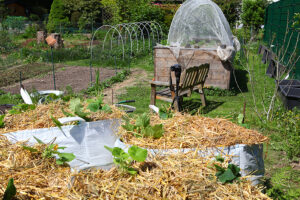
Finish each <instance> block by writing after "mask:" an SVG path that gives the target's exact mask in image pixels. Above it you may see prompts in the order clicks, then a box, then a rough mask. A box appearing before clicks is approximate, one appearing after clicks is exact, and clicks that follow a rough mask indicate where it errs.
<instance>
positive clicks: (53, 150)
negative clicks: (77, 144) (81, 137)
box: [22, 137, 75, 165]
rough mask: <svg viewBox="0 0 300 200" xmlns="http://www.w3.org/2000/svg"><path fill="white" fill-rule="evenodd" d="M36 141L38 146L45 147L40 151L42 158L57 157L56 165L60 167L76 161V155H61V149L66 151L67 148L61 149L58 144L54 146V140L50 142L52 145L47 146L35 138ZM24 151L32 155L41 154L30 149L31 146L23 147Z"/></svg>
mask: <svg viewBox="0 0 300 200" xmlns="http://www.w3.org/2000/svg"><path fill="white" fill-rule="evenodd" d="M34 139H35V140H36V141H37V142H38V144H40V145H43V147H44V148H42V150H41V151H40V152H41V154H42V158H44V159H49V158H53V157H55V155H57V156H58V157H59V158H58V159H56V164H58V165H65V164H66V162H71V161H72V160H74V159H75V155H74V154H73V153H61V152H59V151H58V150H59V149H62V150H63V149H65V148H66V147H59V146H58V145H57V144H54V140H53V141H52V142H50V144H45V143H44V142H43V141H41V140H40V139H38V138H36V137H34ZM22 147H23V149H25V150H28V151H30V152H31V153H36V152H39V150H38V149H35V148H32V147H29V146H25V145H23V146H22Z"/></svg>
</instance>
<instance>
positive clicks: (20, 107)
mask: <svg viewBox="0 0 300 200" xmlns="http://www.w3.org/2000/svg"><path fill="white" fill-rule="evenodd" d="M35 108H36V105H29V104H18V105H16V106H14V107H13V108H12V109H11V110H10V111H8V113H10V114H20V113H22V112H25V111H27V110H34V109H35Z"/></svg>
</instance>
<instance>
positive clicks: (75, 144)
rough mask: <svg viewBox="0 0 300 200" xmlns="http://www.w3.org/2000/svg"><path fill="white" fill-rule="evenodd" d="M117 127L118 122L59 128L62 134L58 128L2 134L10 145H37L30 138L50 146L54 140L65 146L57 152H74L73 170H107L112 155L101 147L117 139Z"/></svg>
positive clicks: (111, 145) (102, 121)
mask: <svg viewBox="0 0 300 200" xmlns="http://www.w3.org/2000/svg"><path fill="white" fill-rule="evenodd" d="M119 126H120V120H119V119H113V120H101V121H96V122H81V123H80V124H79V125H70V126H62V129H63V132H64V133H62V131H61V130H60V129H59V128H57V127H53V128H43V129H34V130H24V131H18V132H12V133H7V134H4V135H5V136H6V137H7V138H8V139H9V140H10V141H11V142H18V141H28V145H34V144H36V143H37V142H36V140H35V139H34V138H33V136H35V137H37V138H38V139H40V140H42V141H43V142H44V143H49V142H50V141H51V140H53V139H54V138H56V140H55V142H54V143H55V144H58V145H59V146H62V147H67V148H66V149H64V150H60V152H65V153H73V154H74V155H75V156H76V158H75V159H74V160H73V161H71V162H69V165H70V166H71V168H72V169H75V170H82V169H86V168H90V167H99V168H102V169H109V168H111V167H112V166H113V160H112V155H111V153H110V152H109V151H107V150H106V149H105V148H104V145H107V146H109V147H113V146H114V143H115V141H116V139H117V136H116V135H115V133H117V132H118V128H119Z"/></svg>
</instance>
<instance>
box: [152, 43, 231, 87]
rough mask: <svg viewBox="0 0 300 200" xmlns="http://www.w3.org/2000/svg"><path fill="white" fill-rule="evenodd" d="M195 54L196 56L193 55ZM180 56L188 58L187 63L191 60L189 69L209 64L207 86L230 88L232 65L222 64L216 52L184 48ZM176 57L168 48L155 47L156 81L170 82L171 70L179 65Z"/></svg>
mask: <svg viewBox="0 0 300 200" xmlns="http://www.w3.org/2000/svg"><path fill="white" fill-rule="evenodd" d="M193 54H194V55H193ZM180 55H183V56H184V57H186V59H184V60H185V63H188V60H189V59H190V58H191V60H190V62H189V64H188V66H187V67H193V66H198V65H200V64H204V63H209V64H210V68H209V72H208V77H207V79H206V81H205V86H206V87H207V86H213V87H218V88H221V89H229V88H230V78H231V69H232V67H231V64H230V63H229V62H222V61H221V60H220V58H219V57H218V56H217V52H216V51H208V50H201V49H188V48H182V49H181V53H180ZM177 63H178V61H177V60H176V58H175V56H174V55H173V53H172V51H171V50H170V49H169V48H168V47H154V79H155V81H162V82H169V70H170V67H171V66H172V65H174V64H177Z"/></svg>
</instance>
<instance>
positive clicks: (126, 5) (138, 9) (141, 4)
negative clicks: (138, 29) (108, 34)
mask: <svg viewBox="0 0 300 200" xmlns="http://www.w3.org/2000/svg"><path fill="white" fill-rule="evenodd" d="M150 2H151V1H150V0H102V1H101V3H102V4H103V7H104V8H105V9H106V10H107V11H108V12H109V13H111V15H112V18H111V20H110V21H109V23H114V24H117V23H120V22H122V23H126V22H139V21H156V22H159V23H160V24H163V23H164V20H165V19H164V11H163V10H162V9H160V8H159V7H157V6H153V5H151V3H150Z"/></svg>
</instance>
